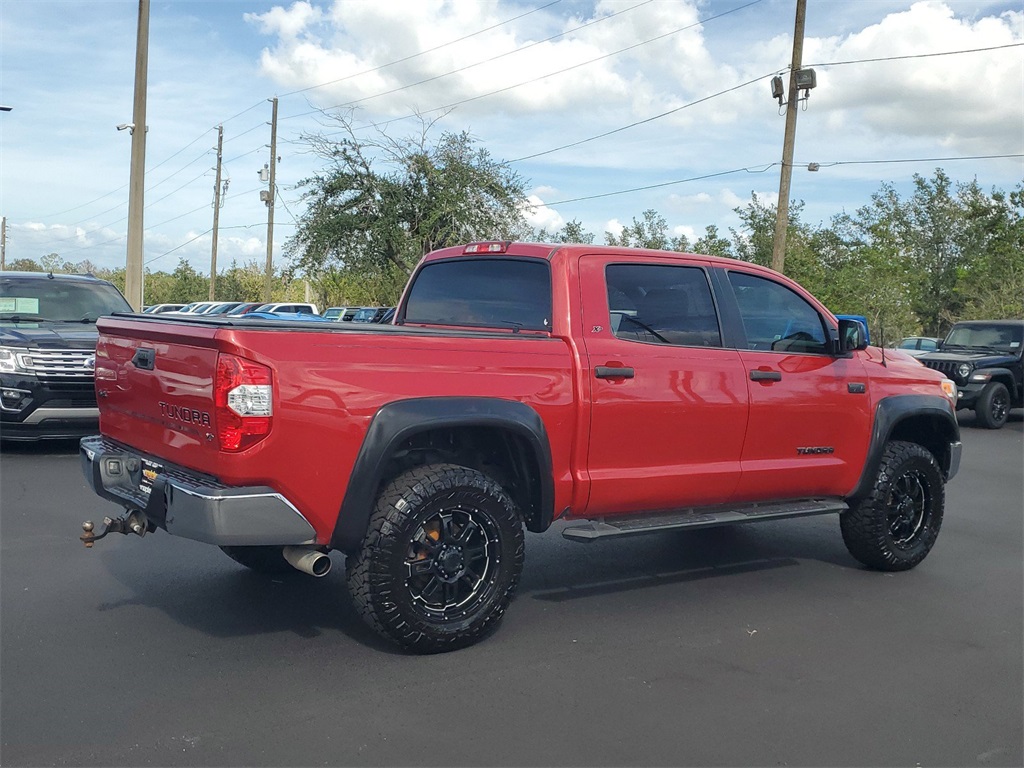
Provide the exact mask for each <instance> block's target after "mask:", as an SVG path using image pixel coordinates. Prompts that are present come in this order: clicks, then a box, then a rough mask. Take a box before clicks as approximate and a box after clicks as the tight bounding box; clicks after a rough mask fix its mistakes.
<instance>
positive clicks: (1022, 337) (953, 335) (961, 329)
mask: <svg viewBox="0 0 1024 768" xmlns="http://www.w3.org/2000/svg"><path fill="white" fill-rule="evenodd" d="M1022 342H1024V325H1012V324H1010V323H992V324H991V325H989V324H986V325H974V324H972V325H954V326H953V329H952V330H951V331H950V332H949V335H948V336H946V340H945V341H944V342H943V343H942V346H943V347H971V348H974V349H993V350H998V351H999V352H1007V353H1010V354H1015V353H1016V352H1018V351H1019V350H1020V347H1021V343H1022Z"/></svg>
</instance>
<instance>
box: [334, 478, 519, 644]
mask: <svg viewBox="0 0 1024 768" xmlns="http://www.w3.org/2000/svg"><path fill="white" fill-rule="evenodd" d="M523 550H524V544H523V526H522V522H521V520H520V517H519V512H518V510H517V509H516V505H515V503H514V502H513V501H512V499H511V498H510V497H509V496H508V494H506V493H505V491H504V490H502V488H501V486H499V485H498V484H497V483H496V482H494V481H493V480H492V479H491V478H489V477H487V476H486V475H484V474H483V473H481V472H478V471H477V470H475V469H469V468H467V467H460V466H456V465H454V464H434V465H430V466H426V467H420V468H418V469H414V470H410V471H409V472H406V473H405V474H403V475H400V476H399V477H397V478H396V479H395V480H394V481H392V482H391V483H390V484H389V485H388V486H387V487H386V488H385V489H384V491H383V493H381V495H380V498H379V499H378V500H377V505H376V507H375V508H374V511H373V514H372V515H371V516H370V523H369V526H368V528H367V531H366V536H365V538H364V539H363V545H362V548H361V549H360V550H359V552H357V553H354V554H352V555H350V556H349V557H348V558H347V560H346V568H347V576H348V585H349V590H350V591H351V593H352V599H353V602H354V603H355V605H356V608H357V609H358V610H359V612H360V614H362V616H363V618H364V619H365V620H366V621H367V622H368V623H369V624H370V626H371V627H373V628H374V629H375V630H376V631H377V632H378V633H379V634H381V635H382V636H384V637H385V638H387V639H389V640H392V641H394V642H396V643H398V644H399V645H401V646H402V647H403V648H406V649H408V650H411V651H414V652H416V653H438V652H442V651H453V650H456V649H458V648H463V647H465V646H468V645H472V644H473V643H475V642H477V641H478V640H481V639H483V638H484V637H486V636H487V635H489V634H490V633H491V632H493V631H494V630H495V629H496V628H497V626H498V623H499V622H500V621H501V618H502V616H503V615H504V613H505V610H506V608H508V605H509V603H510V602H511V601H512V597H513V596H514V595H515V591H516V587H517V586H518V584H519V574H520V572H521V571H522V567H523Z"/></svg>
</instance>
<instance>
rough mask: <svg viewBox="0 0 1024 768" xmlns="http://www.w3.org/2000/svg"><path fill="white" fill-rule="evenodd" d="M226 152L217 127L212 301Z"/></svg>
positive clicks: (211, 274)
mask: <svg viewBox="0 0 1024 768" xmlns="http://www.w3.org/2000/svg"><path fill="white" fill-rule="evenodd" d="M223 150H224V126H223V125H218V126H217V180H216V181H214V182H213V251H212V253H211V254H210V301H213V300H214V285H215V284H216V282H217V232H218V229H217V228H218V227H219V226H220V206H221V199H220V164H221V157H223V154H222V153H223Z"/></svg>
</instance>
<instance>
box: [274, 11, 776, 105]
mask: <svg viewBox="0 0 1024 768" xmlns="http://www.w3.org/2000/svg"><path fill="white" fill-rule="evenodd" d="M651 2H653V0H643V2H640V3H637V4H636V5H633V6H630V7H629V8H626V9H624V10H621V11H615V12H614V13H610V14H608V15H607V16H602V17H601V18H600V19H594V20H593V21H588V22H587V23H586V24H581V25H580V26H578V27H573V28H572V29H567V30H565V31H564V32H559V33H558V34H557V35H552V36H551V37H548V38H545V39H544V40H537V41H535V42H532V43H528V44H527V45H524V46H521V47H519V48H515V49H514V50H511V51H506V52H505V53H500V54H498V55H497V56H492V57H491V58H489V59H484V60H482V61H478V62H475V63H473V64H467V65H466V66H464V67H459V68H458V69H453V70H450V71H448V72H444V73H442V74H440V75H434V76H433V77H428V78H426V79H424V80H419V81H417V82H415V83H407V84H406V85H402V86H399V87H398V88H392V89H391V90H390V91H383V92H382V93H376V94H374V95H372V96H366V97H364V98H362V99H356V100H355V101H347V102H345V103H343V104H335V105H334V106H331V107H324V108H323V109H313V110H310V111H308V112H300V113H299V114H295V115H287V116H286V117H282V118H281V120H292V119H294V118H296V117H305V116H307V115H314V114H317V113H318V112H324V111H326V110H329V109H339V108H340V107H350V106H353V105H355V104H361V103H362V102H364V101H369V100H370V99H376V98H379V97H381V96H389V95H391V94H392V93H398V92H399V91H404V90H407V89H409V88H415V87H416V86H419V85H424V84H425V83H430V82H433V81H434V80H440V79H441V78H444V77H448V76H449V75H455V74H458V73H459V72H465V71H466V70H467V69H472V68H474V67H479V66H480V65H482V64H490V63H491V62H492V61H497V60H498V59H503V58H505V57H506V56H512V55H513V54H516V53H522V52H523V51H527V50H529V49H530V48H534V47H535V46H538V45H543V44H544V43H549V42H551V41H552V40H557V39H558V38H560V37H565V36H566V35H568V34H571V33H573V32H578V31H579V30H581V29H585V28H587V27H590V26H593V25H594V24H600V23H602V22H604V21H608V20H609V19H612V18H615V17H616V16H621V15H622V14H624V13H629V12H630V11H632V10H635V9H637V8H639V7H641V6H644V5H647V4H648V3H651ZM760 2H762V0H754V1H753V2H752V3H751V5H754V4H756V3H760Z"/></svg>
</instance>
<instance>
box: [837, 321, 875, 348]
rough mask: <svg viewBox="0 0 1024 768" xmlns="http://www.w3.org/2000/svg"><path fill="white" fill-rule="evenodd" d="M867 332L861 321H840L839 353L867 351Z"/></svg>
mask: <svg viewBox="0 0 1024 768" xmlns="http://www.w3.org/2000/svg"><path fill="white" fill-rule="evenodd" d="M867 347H868V340H867V330H866V329H865V328H864V324H863V323H861V321H860V320H840V321H839V352H840V354H845V353H847V352H854V351H856V350H860V349H867Z"/></svg>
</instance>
